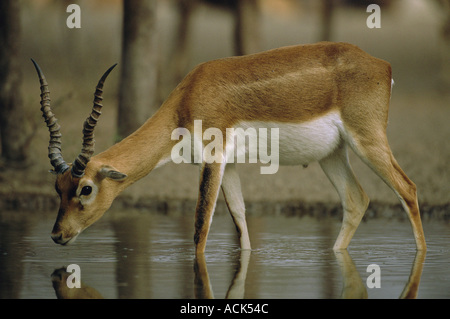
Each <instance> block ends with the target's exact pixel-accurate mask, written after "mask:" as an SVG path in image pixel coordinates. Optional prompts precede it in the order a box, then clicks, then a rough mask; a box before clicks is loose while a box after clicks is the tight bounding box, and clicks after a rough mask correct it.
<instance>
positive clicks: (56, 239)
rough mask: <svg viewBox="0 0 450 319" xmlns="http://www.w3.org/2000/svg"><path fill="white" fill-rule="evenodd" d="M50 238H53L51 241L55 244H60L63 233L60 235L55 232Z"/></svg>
mask: <svg viewBox="0 0 450 319" xmlns="http://www.w3.org/2000/svg"><path fill="white" fill-rule="evenodd" d="M51 237H52V239H53V241H54V242H55V243H56V244H62V241H63V240H62V238H63V235H62V233H57V234H52V236H51Z"/></svg>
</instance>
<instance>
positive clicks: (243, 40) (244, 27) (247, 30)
mask: <svg viewBox="0 0 450 319" xmlns="http://www.w3.org/2000/svg"><path fill="white" fill-rule="evenodd" d="M258 3H259V1H258V0H245V1H237V2H236V3H235V5H234V10H235V14H234V16H235V29H234V45H235V48H234V51H235V54H236V55H244V54H251V53H256V52H258V51H260V50H261V43H260V37H259V16H260V12H259V5H258Z"/></svg>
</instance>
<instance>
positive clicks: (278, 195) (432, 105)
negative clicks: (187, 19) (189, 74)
mask: <svg viewBox="0 0 450 319" xmlns="http://www.w3.org/2000/svg"><path fill="white" fill-rule="evenodd" d="M405 3H410V4H414V5H415V6H416V7H414V6H413V7H411V5H409V6H408V5H407V4H405ZM424 3H425V4H424ZM428 5H429V2H428ZM428 5H427V2H426V1H425V2H423V1H409V2H408V1H406V2H405V1H400V0H399V1H398V4H397V5H396V6H394V8H392V10H390V11H386V12H384V11H383V12H382V19H383V20H382V28H381V29H378V30H373V29H368V28H367V27H366V26H365V19H366V18H367V15H368V14H367V13H365V10H363V9H351V10H339V11H338V12H337V14H336V16H335V20H334V23H335V27H334V28H333V40H336V41H347V42H352V43H355V44H357V45H359V46H360V47H362V48H363V49H365V50H366V51H368V52H370V53H371V54H373V55H375V56H377V57H380V58H383V59H386V60H388V61H390V62H391V63H392V66H393V70H394V78H395V81H396V86H395V88H394V94H393V97H392V101H391V107H390V117H389V127H388V137H389V141H390V145H391V148H392V150H393V153H394V155H395V157H396V158H397V160H398V162H399V164H400V165H401V167H402V168H403V170H404V171H405V172H406V173H407V175H408V176H409V177H410V178H411V179H412V180H413V181H414V182H415V183H416V184H417V187H418V193H419V201H420V203H421V204H422V205H424V206H426V207H433V206H440V207H448V205H449V203H450V195H449V193H450V192H449V191H450V188H449V184H450V183H449V182H450V170H449V164H448V160H449V158H450V143H449V142H448V141H449V137H450V125H449V124H448V120H449V119H450V107H449V105H450V95H449V91H450V90H448V86H447V84H445V82H443V81H442V70H443V61H444V62H445V61H447V63H448V56H447V55H445V54H443V53H442V48H443V45H442V41H441V39H440V38H439V33H438V31H439V29H438V28H439V21H440V20H439V19H441V17H440V15H439V11H438V10H436V8H434V7H429V6H428ZM44 7H45V4H44ZM108 10H109V11H108ZM108 10H106V11H105V10H102V11H100V12H98V13H92V12H90V11H88V12H86V14H84V20H83V21H85V22H84V24H83V26H82V29H80V30H78V32H79V33H78V34H77V35H75V36H74V35H73V34H72V35H70V36H69V38H68V39H67V37H66V34H67V32H68V31H67V30H65V29H64V28H63V27H61V28H62V30H56V32H53V33H50V34H46V35H45V36H44V34H45V32H44V31H45V30H48V28H49V25H50V24H51V23H52V21H60V22H62V23H64V22H63V21H64V19H63V18H64V14H65V12H64V11H63V12H62V14H60V15H58V16H56V17H53V16H52V13H54V14H55V15H56V13H55V10H53V11H51V12H50V13H47V16H48V21H44V22H42V21H41V20H40V17H42V14H43V13H42V8H40V9H39V10H37V9H36V8H32V9H27V11H26V12H25V13H24V16H25V18H26V21H25V22H24V23H23V25H24V30H23V32H24V38H25V40H24V45H23V51H24V52H23V56H24V67H23V75H24V76H23V77H24V85H23V92H24V93H23V95H24V102H25V104H26V105H27V108H29V114H26V115H25V117H26V118H28V119H30V121H32V122H33V123H38V124H37V130H36V134H35V138H34V142H33V145H32V146H31V151H32V152H31V153H32V160H31V162H30V166H28V167H27V168H24V169H20V170H9V169H5V168H3V170H1V171H0V203H1V204H0V208H2V207H3V208H11V207H10V206H11V205H13V206H14V205H16V204H17V205H18V206H19V207H20V206H21V205H20V202H22V206H23V207H28V206H32V205H37V206H35V207H34V208H36V209H46V207H47V206H51V207H53V206H55V205H56V204H55V203H56V198H55V196H56V195H55V192H54V189H53V183H54V176H52V175H51V174H49V173H48V170H49V169H50V164H49V161H48V159H47V155H46V152H47V145H48V144H47V143H48V132H47V130H46V127H45V126H44V125H43V123H41V121H42V119H41V118H40V113H39V91H38V90H39V88H38V83H37V79H36V75H35V73H34V70H33V69H32V65H31V63H30V62H28V61H29V60H28V59H29V57H30V56H31V57H34V58H36V59H37V60H38V61H39V63H40V64H41V67H42V68H43V69H44V72H45V73H46V75H47V80H48V81H49V84H50V90H51V92H52V101H53V103H54V104H53V105H55V107H56V110H55V113H56V114H57V117H58V118H59V120H60V123H61V126H62V131H63V143H64V144H63V153H64V156H65V158H66V161H69V162H70V161H72V159H73V158H75V156H76V155H77V153H78V152H79V150H80V147H81V142H80V139H81V134H80V132H81V125H82V122H83V121H84V119H85V117H86V115H87V113H88V112H89V109H90V107H91V106H90V105H91V99H92V92H93V89H94V86H95V83H96V81H97V78H98V76H99V75H100V74H101V73H102V72H103V69H105V68H106V67H107V66H109V65H110V64H112V63H114V62H116V61H119V60H120V59H119V57H120V50H119V48H120V41H119V40H118V39H117V34H119V35H120V11H118V10H117V8H109V9H108ZM95 17H97V18H99V19H100V18H102V19H106V20H107V22H108V23H109V25H108V24H107V25H106V26H105V25H103V24H104V23H103V24H102V23H101V21H97V20H93V19H94V18H95ZM158 17H160V19H161V20H163V22H161V24H162V25H164V21H165V22H166V23H169V22H170V21H171V19H172V18H173V14H172V13H170V11H169V10H168V8H162V9H160V12H159V16H158ZM262 22H263V24H262V30H263V35H264V37H263V39H264V41H263V48H264V49H269V48H272V47H278V46H283V45H290V44H295V43H307V42H315V40H317V39H315V37H316V35H317V34H318V31H317V24H318V18H317V16H315V15H314V14H309V13H308V12H305V11H299V12H297V13H295V14H294V13H286V12H284V11H280V12H272V13H270V14H269V13H268V12H265V13H264V14H263V19H262ZM169 25H171V24H170V23H169ZM205 25H209V26H210V28H205ZM229 27H230V22H229V16H227V15H226V14H225V13H222V12H220V11H217V10H211V9H207V8H202V9H200V10H199V11H198V13H196V20H195V24H194V32H193V35H192V36H191V37H192V43H193V44H192V48H191V52H192V56H193V57H192V65H195V64H196V63H198V62H201V61H204V60H210V59H213V58H217V57H221V56H228V55H231V54H232V52H231V49H230V48H231V42H230V41H231V40H230V39H229V34H230V31H229ZM36 28H38V29H41V30H40V31H41V32H35V33H32V30H33V29H36ZM90 28H93V29H95V28H98V29H97V31H96V32H97V34H102V35H104V37H101V36H98V38H95V37H94V35H93V34H92V32H91V30H90ZM161 29H162V30H161V34H162V35H161V38H162V39H163V40H161V41H162V46H163V47H164V46H165V47H166V48H170V45H169V44H167V43H166V42H168V41H167V40H166V38H169V35H168V34H169V32H170V30H171V29H170V27H167V28H163V27H161ZM114 33H115V35H114ZM218 34H219V35H220V36H218ZM119 39H120V38H119ZM165 40H166V41H165ZM69 41H72V42H69ZM103 41H106V42H108V41H110V43H109V44H107V45H106V44H103ZM164 41H165V42H164ZM42 42H45V45H42ZM95 43H97V44H98V45H99V46H100V44H101V46H100V47H99V48H98V50H96V49H95ZM93 46H94V47H93ZM74 48H75V49H74ZM163 49H164V48H163ZM163 49H161V50H163ZM167 50H169V49H167ZM50 52H51V53H52V54H53V56H51V55H49V53H50ZM91 53H92V58H89V55H90V54H91ZM99 55H104V56H103V57H101V61H99V60H98V58H99ZM166 56H168V55H166ZM71 59H73V60H76V61H86V63H82V62H81V64H78V65H77V66H74V65H73V63H72V62H71ZM96 59H97V60H96ZM93 61H94V62H95V63H93ZM110 61H111V63H110ZM162 63H163V62H162ZM114 72H115V71H114ZM119 74H120V73H119V72H117V73H114V74H112V75H111V76H110V79H108V81H109V82H108V83H107V86H106V88H105V90H106V93H105V102H104V104H105V108H104V112H103V115H102V118H101V122H100V123H99V126H98V128H97V132H96V136H97V145H96V150H97V152H100V151H102V150H105V149H106V148H108V147H109V146H110V145H111V144H112V139H113V134H114V130H115V129H114V127H115V121H116V117H115V116H116V112H115V107H116V105H117V90H118V75H119ZM351 162H352V166H353V168H354V171H355V173H356V175H357V176H358V179H359V181H360V182H361V184H362V186H363V188H364V189H365V191H366V192H367V194H368V195H369V197H370V198H371V200H372V201H374V202H380V203H386V204H392V203H398V201H397V199H396V197H395V195H394V194H393V192H392V191H391V190H390V189H389V188H388V187H387V186H386V185H385V184H384V183H383V182H382V181H381V180H380V179H379V178H378V177H377V176H376V175H375V174H374V173H373V172H372V171H371V170H370V169H369V168H367V167H366V166H365V165H364V164H363V163H362V162H361V161H360V160H359V159H358V158H357V157H356V156H354V154H351ZM239 170H240V171H241V173H242V174H241V181H242V188H243V192H244V197H245V198H246V200H247V202H248V203H252V202H259V201H276V202H290V201H296V202H301V203H305V204H307V203H322V204H327V203H337V202H338V196H337V194H336V192H335V190H334V188H333V187H332V185H331V184H330V182H329V181H328V180H327V178H326V176H325V174H324V173H323V172H322V171H321V169H320V167H319V165H318V164H317V163H315V164H312V165H310V166H309V167H308V168H306V169H304V168H302V167H281V168H280V170H279V171H278V173H277V174H275V175H261V174H259V166H255V165H249V164H243V165H241V166H240V167H239ZM197 185H198V169H197V168H196V167H194V166H192V165H188V164H181V165H175V164H172V163H171V164H168V165H166V166H165V167H162V168H160V169H157V170H155V171H153V172H152V173H151V174H150V175H149V176H147V177H146V178H144V179H142V180H141V181H139V182H138V183H136V184H135V185H133V186H131V187H130V188H129V189H127V190H126V191H125V192H124V194H123V196H122V198H126V199H127V201H128V202H129V203H133V205H136V206H139V203H145V202H147V201H151V200H157V202H158V203H164V202H169V203H170V202H174V201H175V200H176V199H181V200H189V201H193V200H195V198H196V196H197ZM33 198H34V199H33ZM36 198H38V199H39V198H41V199H42V200H37V201H36ZM14 199H16V200H14ZM32 199H33V200H32ZM44 199H45V200H44ZM27 200H30V201H31V202H32V203H33V204H32V205H31V204H30V205H26V204H25V205H24V204H23V202H24V201H27ZM14 202H15V203H16V204H11V203H14ZM29 208H32V207H29ZM445 209H447V208H445Z"/></svg>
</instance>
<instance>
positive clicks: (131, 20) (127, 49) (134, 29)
mask: <svg viewBox="0 0 450 319" xmlns="http://www.w3.org/2000/svg"><path fill="white" fill-rule="evenodd" d="M157 37H158V35H157V31H156V0H124V1H123V35H122V63H121V64H122V65H121V67H122V74H121V85H120V91H119V111H118V119H117V121H118V136H117V138H116V139H117V140H121V139H122V138H124V137H126V136H128V135H129V134H131V133H132V132H134V131H135V130H136V129H137V128H138V127H139V126H141V125H142V124H143V123H144V122H145V121H146V120H147V118H148V117H149V116H150V115H151V114H152V113H154V111H155V110H156V107H157V105H156V103H157V97H158V96H157V87H158V77H157V74H158V72H157V70H158V67H157V52H158V49H157Z"/></svg>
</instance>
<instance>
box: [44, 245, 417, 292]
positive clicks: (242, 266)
mask: <svg viewBox="0 0 450 319" xmlns="http://www.w3.org/2000/svg"><path fill="white" fill-rule="evenodd" d="M334 255H335V257H336V261H337V263H338V266H339V269H340V272H341V275H342V279H343V287H342V292H341V295H340V297H341V298H343V299H365V298H367V297H368V294H367V289H366V285H365V282H364V281H363V280H362V278H361V276H360V274H359V273H358V271H357V270H356V266H355V263H354V262H353V260H352V258H351V257H350V255H349V253H348V251H347V250H342V251H338V252H334ZM425 255H426V253H425V252H422V251H417V252H416V256H415V258H414V262H413V265H412V267H411V273H410V276H409V279H408V281H407V282H406V284H405V287H404V289H403V291H402V293H401V294H400V297H399V298H400V299H413V298H417V293H418V289H419V283H420V278H421V276H422V269H423V264H424V261H425ZM250 256H251V251H248V250H242V251H241V252H240V256H239V263H238V267H237V269H236V272H235V275H234V277H233V280H232V281H231V284H230V287H229V288H228V291H227V293H226V296H225V298H226V299H243V298H244V296H245V284H246V279H247V272H248V269H249V264H250ZM193 268H194V297H195V298H196V299H213V298H214V293H213V289H212V286H211V283H210V280H209V274H208V269H207V266H206V260H205V256H204V255H199V256H197V257H196V258H195V260H194V267H193ZM69 275H70V273H68V272H66V268H65V267H64V268H60V269H56V270H55V271H54V272H53V273H52V275H51V278H52V284H53V288H54V289H55V293H56V297H57V298H58V299H100V298H103V297H102V295H101V294H100V293H99V292H98V291H97V290H95V289H94V288H92V287H89V286H87V285H85V284H84V283H83V282H81V288H68V286H67V283H66V282H67V278H68V276H69ZM292 297H293V298H295V296H292Z"/></svg>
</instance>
